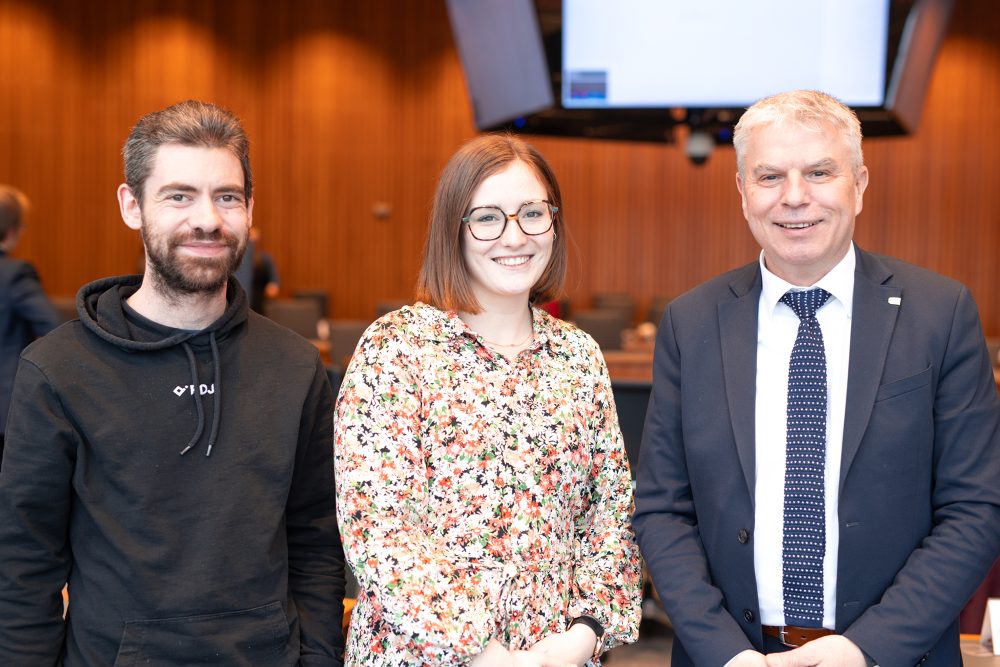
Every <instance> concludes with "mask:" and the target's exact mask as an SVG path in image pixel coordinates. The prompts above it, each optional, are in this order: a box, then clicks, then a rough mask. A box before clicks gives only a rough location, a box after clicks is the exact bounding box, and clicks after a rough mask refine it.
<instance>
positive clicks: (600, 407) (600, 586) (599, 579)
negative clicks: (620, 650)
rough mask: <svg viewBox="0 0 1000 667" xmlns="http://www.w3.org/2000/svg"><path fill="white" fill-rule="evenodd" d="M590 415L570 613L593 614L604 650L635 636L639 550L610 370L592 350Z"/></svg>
mask: <svg viewBox="0 0 1000 667" xmlns="http://www.w3.org/2000/svg"><path fill="white" fill-rule="evenodd" d="M593 359H594V364H593V369H592V372H593V375H594V378H595V384H596V386H595V392H594V399H595V400H594V408H593V414H592V417H591V434H592V447H593V453H592V461H593V463H592V466H593V468H592V470H591V479H593V484H592V487H591V491H590V498H589V502H588V503H586V504H585V505H584V506H583V507H584V512H582V513H581V514H580V515H579V516H578V517H577V518H576V545H575V552H576V554H577V555H576V568H575V576H574V582H573V590H572V594H571V597H570V605H569V610H570V616H571V617H578V616H591V617H593V618H595V619H596V620H597V621H598V622H599V623H600V624H601V625H602V626H603V627H604V630H605V633H606V638H605V648H606V649H607V648H612V647H614V646H617V645H618V644H622V643H627V642H634V641H635V640H636V639H637V638H638V634H639V620H640V614H641V605H642V589H641V577H640V566H639V549H638V547H637V546H636V542H635V534H634V533H633V532H632V526H631V516H632V480H631V476H630V474H629V465H628V459H627V458H626V456H625V447H624V444H623V442H622V435H621V430H620V428H619V426H618V413H617V411H616V410H615V403H614V397H613V395H612V391H611V380H610V378H609V377H608V369H607V367H606V366H605V364H604V360H603V358H602V357H601V355H600V352H599V351H598V350H597V349H596V347H595V349H594V350H593Z"/></svg>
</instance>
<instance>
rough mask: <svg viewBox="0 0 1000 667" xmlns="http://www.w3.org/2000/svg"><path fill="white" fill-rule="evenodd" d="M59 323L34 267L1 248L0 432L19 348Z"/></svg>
mask: <svg viewBox="0 0 1000 667" xmlns="http://www.w3.org/2000/svg"><path fill="white" fill-rule="evenodd" d="M59 323H60V318H59V313H58V312H56V309H55V307H54V306H53V305H52V303H51V302H50V301H49V299H48V297H47V296H45V292H43V291H42V286H41V284H40V283H39V282H38V274H37V273H35V269H34V267H32V266H31V264H29V263H28V262H25V261H24V260H21V259H14V258H12V257H8V256H6V255H4V254H3V253H2V252H0V433H2V432H3V429H4V428H5V427H6V425H7V410H8V408H9V407H10V393H11V391H12V390H13V387H14V376H15V375H16V374H17V360H18V359H19V358H20V356H21V350H23V349H24V348H25V347H26V346H27V345H28V343H30V342H31V341H33V340H35V338H37V337H38V336H42V335H44V334H47V333H48V332H50V331H52V329H54V328H56V327H57V326H58V325H59Z"/></svg>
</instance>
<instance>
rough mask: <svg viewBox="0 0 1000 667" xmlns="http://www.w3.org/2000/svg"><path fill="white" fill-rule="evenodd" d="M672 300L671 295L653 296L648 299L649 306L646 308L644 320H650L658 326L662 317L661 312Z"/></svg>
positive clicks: (663, 311) (665, 309)
mask: <svg viewBox="0 0 1000 667" xmlns="http://www.w3.org/2000/svg"><path fill="white" fill-rule="evenodd" d="M672 300H673V297H669V296H663V295H660V296H654V297H653V298H652V299H650V300H649V308H647V309H646V321H647V322H652V323H653V324H655V325H656V326H660V320H662V319H663V313H665V312H667V305H668V304H669V303H670V302H671V301H672Z"/></svg>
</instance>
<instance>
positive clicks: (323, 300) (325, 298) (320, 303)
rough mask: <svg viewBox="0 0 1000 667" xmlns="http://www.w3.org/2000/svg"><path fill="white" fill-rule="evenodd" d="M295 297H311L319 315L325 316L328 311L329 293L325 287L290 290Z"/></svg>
mask: <svg viewBox="0 0 1000 667" xmlns="http://www.w3.org/2000/svg"><path fill="white" fill-rule="evenodd" d="M292 296H293V297H295V298H296V299H313V300H315V301H316V304H317V307H318V308H319V316H320V317H326V316H327V313H329V312H330V294H329V292H327V291H326V290H325V289H297V290H295V291H294V292H292Z"/></svg>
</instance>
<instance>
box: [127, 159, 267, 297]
mask: <svg viewBox="0 0 1000 667" xmlns="http://www.w3.org/2000/svg"><path fill="white" fill-rule="evenodd" d="M118 194H119V202H120V204H121V209H122V216H123V217H124V218H125V222H126V224H128V225H129V226H130V227H132V228H133V229H139V230H140V231H141V233H142V239H143V243H144V244H145V246H146V260H147V261H146V276H147V277H148V278H150V279H151V282H152V283H153V284H154V285H156V286H157V288H158V289H162V290H166V291H167V292H169V293H176V294H195V293H213V292H218V291H220V290H224V289H225V286H226V283H227V281H228V280H229V277H230V276H231V275H232V273H233V272H234V271H235V270H236V267H237V266H239V263H240V260H241V259H242V257H243V252H244V250H245V249H246V241H247V234H248V230H249V228H250V222H251V215H252V211H253V200H252V199H251V200H250V201H247V200H246V196H245V194H244V189H243V169H242V166H241V165H240V161H239V159H238V158H237V157H236V156H235V155H234V154H233V153H232V152H231V151H229V150H226V149H223V148H203V147H197V146H182V145H179V144H164V145H162V146H160V147H159V148H158V149H157V152H156V156H155V159H154V162H153V169H152V171H151V172H150V175H149V177H148V178H147V179H146V181H145V183H144V184H143V202H142V204H141V205H140V204H139V202H138V200H137V199H136V198H135V197H134V195H133V193H132V192H131V190H129V188H128V187H127V186H125V185H123V186H121V187H120V188H119V193H118Z"/></svg>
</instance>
